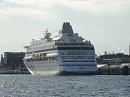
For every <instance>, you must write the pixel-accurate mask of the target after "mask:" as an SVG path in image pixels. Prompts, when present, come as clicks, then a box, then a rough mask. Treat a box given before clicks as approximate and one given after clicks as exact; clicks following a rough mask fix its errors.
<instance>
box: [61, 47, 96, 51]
mask: <svg viewBox="0 0 130 97" xmlns="http://www.w3.org/2000/svg"><path fill="white" fill-rule="evenodd" d="M58 50H94V47H58Z"/></svg>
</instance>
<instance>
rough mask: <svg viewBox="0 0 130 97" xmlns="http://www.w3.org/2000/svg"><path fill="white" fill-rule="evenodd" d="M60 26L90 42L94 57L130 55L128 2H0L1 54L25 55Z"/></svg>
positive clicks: (129, 7) (116, 0) (129, 4)
mask: <svg viewBox="0 0 130 97" xmlns="http://www.w3.org/2000/svg"><path fill="white" fill-rule="evenodd" d="M63 22H70V24H71V25H72V27H73V30H74V32H75V33H78V34H79V35H80V36H82V37H83V38H84V39H86V40H90V41H91V43H92V44H93V45H94V47H95V52H96V54H97V55H102V54H104V52H105V51H107V52H108V53H113V52H115V53H120V52H122V53H124V54H128V53H129V45H130V0H0V54H3V53H4V52H25V51H26V49H24V48H23V47H24V46H26V45H29V44H30V42H31V41H32V39H35V40H36V39H40V38H42V37H44V34H43V33H44V31H45V30H46V29H48V30H49V32H53V31H55V30H57V29H59V28H61V27H62V24H63ZM53 34H54V33H53ZM52 36H53V35H52Z"/></svg>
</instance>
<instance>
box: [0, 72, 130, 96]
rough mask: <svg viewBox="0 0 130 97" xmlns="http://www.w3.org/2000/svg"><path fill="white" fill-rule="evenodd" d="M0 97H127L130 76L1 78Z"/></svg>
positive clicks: (21, 76) (27, 76) (24, 75)
mask: <svg viewBox="0 0 130 97" xmlns="http://www.w3.org/2000/svg"><path fill="white" fill-rule="evenodd" d="M0 97H130V76H129V75H128V76H125V75H84V76H81V75H80V76H61V75H52V76H41V75H30V74H14V75H13V74H12V75H11V74H10V75H8V74H3V75H0Z"/></svg>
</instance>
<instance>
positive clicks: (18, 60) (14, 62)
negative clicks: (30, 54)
mask: <svg viewBox="0 0 130 97" xmlns="http://www.w3.org/2000/svg"><path fill="white" fill-rule="evenodd" d="M24 56H25V52H4V55H1V68H6V69H7V68H11V69H12V70H15V69H17V68H18V67H25V65H24V63H23V58H24Z"/></svg>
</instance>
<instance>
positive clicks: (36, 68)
mask: <svg viewBox="0 0 130 97" xmlns="http://www.w3.org/2000/svg"><path fill="white" fill-rule="evenodd" d="M25 64H26V67H27V68H28V70H29V71H30V72H31V74H33V75H34V74H40V75H54V74H89V73H95V72H96V71H97V67H96V64H95V63H93V65H92V66H91V65H89V64H90V63H88V65H87V64H86V63H80V64H82V65H78V64H79V63H78V64H77V66H76V63H74V64H75V65H71V66H70V65H68V66H60V63H59V62H58V61H57V60H54V61H49V62H44V61H40V62H25ZM83 64H84V65H83ZM91 64H92V63H91Z"/></svg>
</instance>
